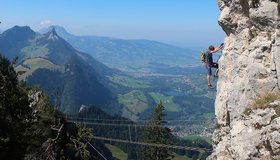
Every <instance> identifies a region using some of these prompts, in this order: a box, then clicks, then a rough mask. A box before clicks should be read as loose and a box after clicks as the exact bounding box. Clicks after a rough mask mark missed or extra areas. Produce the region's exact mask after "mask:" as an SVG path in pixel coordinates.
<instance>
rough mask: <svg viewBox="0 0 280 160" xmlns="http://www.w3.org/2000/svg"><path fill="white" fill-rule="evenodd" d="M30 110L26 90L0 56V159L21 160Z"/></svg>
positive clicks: (9, 65)
mask: <svg viewBox="0 0 280 160" xmlns="http://www.w3.org/2000/svg"><path fill="white" fill-rule="evenodd" d="M31 115H32V109H31V108H30V107H29V101H28V96H27V90H26V87H25V86H24V84H23V83H18V79H17V73H16V72H15V71H14V69H13V66H12V64H11V63H10V61H9V60H8V59H6V58H4V57H2V56H1V55H0V128H1V129H0V157H1V158H3V159H5V158H9V159H21V158H22V157H23V155H24V154H25V148H26V145H27V141H26V136H25V132H24V131H25V129H26V128H27V127H29V126H30V125H31V122H30V121H29V119H30V117H31Z"/></svg>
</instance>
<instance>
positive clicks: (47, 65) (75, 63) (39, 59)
mask: <svg viewBox="0 0 280 160" xmlns="http://www.w3.org/2000/svg"><path fill="white" fill-rule="evenodd" d="M0 52H1V53H2V54H3V55H4V56H6V57H8V58H9V59H10V60H13V59H14V58H15V57H18V63H17V65H16V70H17V71H18V73H20V74H21V76H20V78H21V79H26V80H27V83H28V84H30V85H38V86H39V87H41V88H42V89H43V90H44V91H45V92H47V93H48V95H49V97H50V100H51V101H52V102H53V103H54V104H55V105H57V106H60V110H61V111H63V112H65V113H76V112H78V111H79V108H80V106H81V105H83V104H84V105H89V104H94V105H96V106H98V107H101V108H102V109H103V110H105V111H107V112H110V113H112V112H114V113H116V112H118V111H119V105H118V103H117V101H116V96H115V95H114V94H113V93H112V92H111V91H110V89H108V88H107V86H106V85H105V84H108V83H109V80H108V78H107V77H106V76H107V75H110V74H113V73H114V72H118V71H116V70H112V69H110V68H108V67H106V66H105V65H103V64H102V63H100V62H98V61H96V60H95V59H94V58H92V57H91V56H90V55H88V54H86V53H83V52H80V51H77V50H76V49H74V48H73V47H72V46H71V45H70V44H69V43H68V42H66V41H65V40H64V39H62V38H61V37H60V36H59V35H58V34H57V33H56V31H55V29H52V30H50V31H49V32H47V33H45V34H39V33H36V32H34V31H33V30H32V29H30V27H28V26H24V27H19V26H15V27H13V28H11V29H8V30H6V31H5V32H3V33H2V34H1V35H0Z"/></svg>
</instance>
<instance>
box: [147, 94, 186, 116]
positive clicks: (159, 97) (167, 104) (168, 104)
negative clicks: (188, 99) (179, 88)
mask: <svg viewBox="0 0 280 160" xmlns="http://www.w3.org/2000/svg"><path fill="white" fill-rule="evenodd" d="M149 94H150V95H151V96H152V97H153V99H154V101H155V102H156V103H159V102H160V101H162V103H163V106H164V108H165V109H166V111H169V112H180V111H182V109H181V107H180V106H179V105H178V104H176V103H174V102H173V96H165V95H163V94H161V93H155V92H150V93H149Z"/></svg>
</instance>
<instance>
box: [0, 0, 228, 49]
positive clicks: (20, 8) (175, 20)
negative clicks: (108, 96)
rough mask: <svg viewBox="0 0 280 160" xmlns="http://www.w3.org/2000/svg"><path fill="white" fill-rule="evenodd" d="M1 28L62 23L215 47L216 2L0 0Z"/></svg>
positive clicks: (86, 31)
mask: <svg viewBox="0 0 280 160" xmlns="http://www.w3.org/2000/svg"><path fill="white" fill-rule="evenodd" d="M0 4H1V5H0V21H1V22H2V23H1V24H0V30H2V31H3V30H6V29H8V28H11V27H13V26H15V25H20V26H25V25H27V26H30V27H31V28H32V29H33V30H35V31H38V30H40V29H42V28H44V27H47V26H49V25H60V26H63V27H64V28H65V29H66V30H67V31H68V32H70V33H72V34H75V35H96V36H107V37H115V38H122V39H148V40H155V41H160V42H165V43H169V44H173V45H177V46H181V47H186V48H192V49H198V48H202V47H204V48H208V46H209V45H210V44H213V45H219V44H220V43H222V41H223V39H224V36H225V34H224V32H223V30H222V29H221V27H220V26H219V25H218V19H219V16H220V10H219V8H218V5H217V0H0Z"/></svg>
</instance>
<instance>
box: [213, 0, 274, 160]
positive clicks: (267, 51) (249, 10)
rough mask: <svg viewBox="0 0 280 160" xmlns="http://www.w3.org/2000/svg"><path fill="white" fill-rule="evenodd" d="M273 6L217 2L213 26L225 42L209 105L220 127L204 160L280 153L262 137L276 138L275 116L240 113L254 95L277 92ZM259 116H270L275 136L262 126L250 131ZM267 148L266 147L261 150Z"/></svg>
mask: <svg viewBox="0 0 280 160" xmlns="http://www.w3.org/2000/svg"><path fill="white" fill-rule="evenodd" d="M279 3H280V2H279V0H218V5H219V7H220V9H221V16H220V19H219V24H220V26H221V27H222V29H223V30H224V31H225V33H226V34H227V37H226V38H225V40H224V43H225V47H224V49H223V54H222V57H221V58H220V60H219V64H220V65H219V66H220V73H219V80H218V84H217V86H218V87H217V89H218V90H217V97H216V102H215V113H216V116H217V121H218V124H219V126H220V128H219V129H217V130H216V131H215V133H214V137H213V142H214V153H213V154H212V155H211V156H210V157H209V159H267V158H268V157H269V158H271V159H273V158H275V157H277V156H278V158H280V153H279V152H278V151H276V153H277V154H278V155H277V154H276V153H273V151H271V150H270V149H271V148H275V147H276V148H277V147H279V148H280V143H279V141H278V142H277V143H276V142H272V141H273V140H272V139H269V138H267V137H269V136H270V137H271V136H272V134H273V135H276V137H277V136H278V138H279V137H280V136H279V135H280V132H279V131H280V123H279V121H280V119H279V117H278V118H276V119H274V118H275V116H273V115H274V114H275V112H273V111H272V110H266V111H264V113H262V112H263V111H258V112H256V113H255V112H254V113H252V115H250V116H247V117H246V116H244V114H243V112H244V110H245V109H246V108H247V107H248V106H249V105H250V103H251V102H252V100H254V99H255V98H256V97H258V96H259V95H260V93H262V92H274V91H279V90H280V29H279V26H280V24H279V19H280V16H279V15H280V13H279V9H280V4H279ZM259 114H260V115H267V114H268V115H270V118H271V117H274V118H271V119H273V124H274V129H275V128H276V129H275V130H276V132H268V131H266V130H269V129H271V128H269V127H267V128H265V127H264V128H263V127H262V129H264V130H263V131H259V130H258V129H257V130H254V129H253V128H254V124H255V123H256V122H254V120H255V121H256V120H257V119H255V118H256V117H257V115H259ZM261 118H262V117H259V119H258V120H261ZM271 121H272V120H271ZM271 121H269V122H271ZM271 123H272V122H271ZM271 123H270V124H271ZM250 127H251V128H250ZM277 127H278V128H277ZM265 133H266V134H267V135H265ZM255 135H260V137H262V138H260V137H258V136H256V137H255ZM250 136H252V137H251V138H250ZM265 136H267V137H265ZM268 143H269V145H271V146H270V147H267V146H266V145H268ZM251 144H252V145H251ZM278 150H279V149H278ZM269 158H268V159H269Z"/></svg>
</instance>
